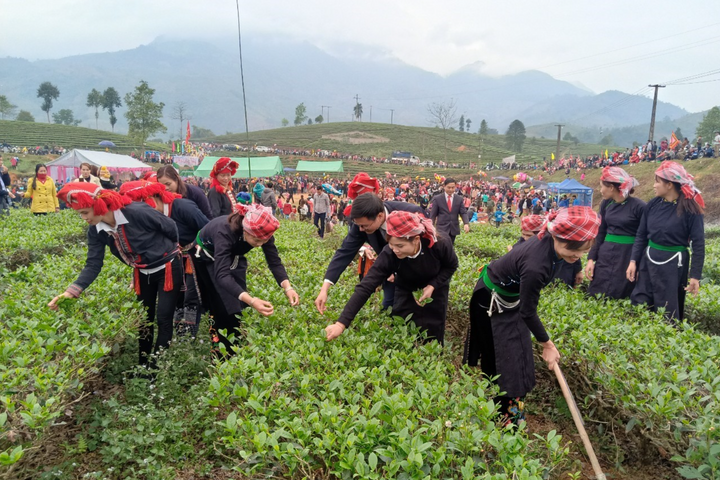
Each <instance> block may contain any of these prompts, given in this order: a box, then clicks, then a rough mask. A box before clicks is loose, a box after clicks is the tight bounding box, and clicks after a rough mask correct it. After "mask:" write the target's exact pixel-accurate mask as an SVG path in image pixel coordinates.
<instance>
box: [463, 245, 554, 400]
mask: <svg viewBox="0 0 720 480" xmlns="http://www.w3.org/2000/svg"><path fill="white" fill-rule="evenodd" d="M562 261H563V260H562V259H560V258H558V256H557V254H556V253H555V248H554V244H553V238H552V236H551V235H546V236H545V237H543V239H542V240H538V238H537V237H532V238H530V239H528V240H527V241H526V242H523V243H522V244H520V245H518V246H516V247H515V248H513V249H512V250H511V251H510V252H509V253H507V254H506V255H504V256H503V257H501V258H499V259H497V260H495V261H493V262H491V263H490V265H488V266H487V267H486V268H487V269H488V276H489V279H490V281H491V282H492V283H494V284H495V285H496V286H498V287H500V288H502V289H503V290H505V291H506V292H508V293H513V294H519V296H517V297H505V296H503V295H500V297H501V300H503V301H504V302H507V303H510V302H515V301H518V300H519V302H518V305H517V306H516V307H515V308H505V307H503V311H502V312H500V311H498V309H497V308H495V307H493V314H492V316H489V315H488V309H489V307H490V303H491V291H490V290H489V289H488V288H487V286H486V285H485V283H484V281H483V279H482V278H481V279H480V280H478V283H477V285H475V291H474V292H473V296H472V299H471V300H470V328H469V331H468V336H467V340H466V343H465V355H464V359H463V360H464V361H465V362H467V363H468V364H469V365H471V366H475V365H477V364H478V359H480V360H481V368H482V370H483V373H485V374H486V375H488V376H495V375H500V377H499V378H498V385H499V386H500V390H501V391H503V392H505V395H506V396H508V397H523V396H525V395H526V394H527V393H528V392H530V391H531V390H532V389H533V387H535V362H534V360H533V349H532V342H531V339H530V333H531V332H532V334H533V335H534V336H535V338H536V339H537V340H538V341H539V342H547V341H548V340H549V339H550V337H549V336H548V334H547V332H546V331H545V327H544V326H543V324H542V322H541V321H540V317H539V316H538V313H537V306H538V302H539V300H540V291H541V290H542V289H543V287H545V286H546V285H548V284H549V283H550V282H551V281H552V279H553V276H554V273H555V270H556V269H557V268H558V265H559V264H560V262H562Z"/></svg>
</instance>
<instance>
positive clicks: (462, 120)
mask: <svg viewBox="0 0 720 480" xmlns="http://www.w3.org/2000/svg"><path fill="white" fill-rule="evenodd" d="M460 131H461V132H464V131H465V115H464V114H463V115H460Z"/></svg>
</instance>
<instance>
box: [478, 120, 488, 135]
mask: <svg viewBox="0 0 720 480" xmlns="http://www.w3.org/2000/svg"><path fill="white" fill-rule="evenodd" d="M478 133H480V135H487V134H488V124H487V122H486V121H485V119H484V118H483V119H482V122H480V130H479V131H478Z"/></svg>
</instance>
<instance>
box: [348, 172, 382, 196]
mask: <svg viewBox="0 0 720 480" xmlns="http://www.w3.org/2000/svg"><path fill="white" fill-rule="evenodd" d="M368 192H369V193H374V194H375V195H377V194H378V193H379V192H380V182H378V180H377V178H372V177H370V175H368V174H367V173H365V172H360V173H358V174H357V175H355V178H353V179H352V181H351V182H350V184H349V185H348V188H347V196H348V198H350V199H352V200H354V199H355V198H357V196H358V195H361V194H363V193H368Z"/></svg>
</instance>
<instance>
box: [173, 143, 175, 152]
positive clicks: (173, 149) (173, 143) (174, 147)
mask: <svg viewBox="0 0 720 480" xmlns="http://www.w3.org/2000/svg"><path fill="white" fill-rule="evenodd" d="M172 151H173V152H174V151H175V142H173V146H172Z"/></svg>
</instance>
